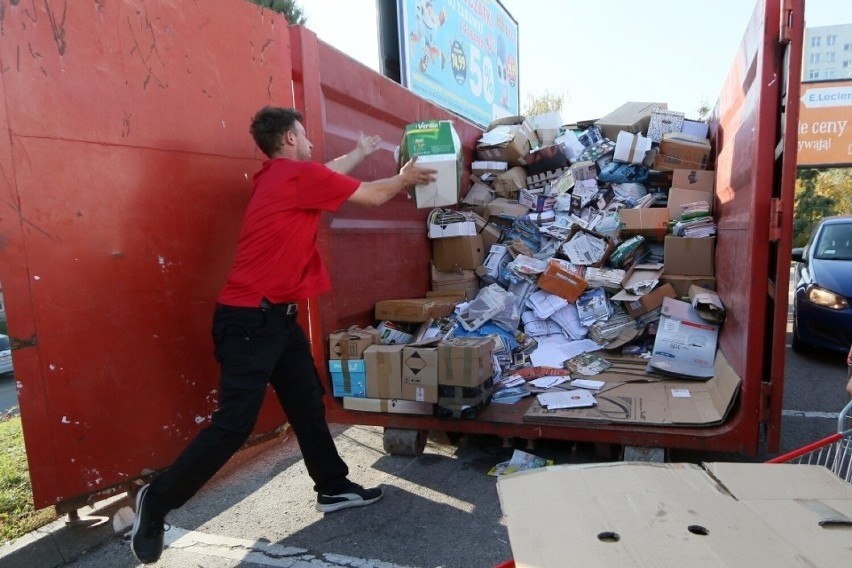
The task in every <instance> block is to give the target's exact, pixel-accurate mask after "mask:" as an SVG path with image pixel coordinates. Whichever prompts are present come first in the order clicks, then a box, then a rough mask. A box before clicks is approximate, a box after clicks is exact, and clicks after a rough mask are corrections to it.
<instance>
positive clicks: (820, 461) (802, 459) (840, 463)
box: [766, 401, 852, 483]
mask: <svg viewBox="0 0 852 568" xmlns="http://www.w3.org/2000/svg"><path fill="white" fill-rule="evenodd" d="M766 463H801V464H813V465H823V466H825V467H827V468H828V469H830V470H831V471H832V472H834V474H835V475H837V477H839V478H840V479H844V480H846V481H847V482H848V483H852V401H850V402H849V404H847V405H846V406H845V407H843V410H841V411H840V415H839V416H838V417H837V432H836V433H834V434H832V435H831V436H827V437H825V438H823V439H822V440H817V441H816V442H813V443H811V444H808V445H807V446H803V447H801V448H799V449H797V450H793V451H792V452H787V453H786V454H782V455H780V456H778V457H777V458H773V459H771V460H769V461H767V462H766Z"/></svg>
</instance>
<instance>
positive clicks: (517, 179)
mask: <svg viewBox="0 0 852 568" xmlns="http://www.w3.org/2000/svg"><path fill="white" fill-rule="evenodd" d="M526 186H527V171H526V170H525V169H524V168H522V167H521V166H515V167H514V168H511V169H510V170H508V171H506V172H504V173H502V174H500V175H498V176H497V177H496V178H494V183H492V184H491V187H492V188H493V189H494V194H495V196H496V197H505V198H507V199H517V197H518V191H520V190H521V189H523V188H525V187H526Z"/></svg>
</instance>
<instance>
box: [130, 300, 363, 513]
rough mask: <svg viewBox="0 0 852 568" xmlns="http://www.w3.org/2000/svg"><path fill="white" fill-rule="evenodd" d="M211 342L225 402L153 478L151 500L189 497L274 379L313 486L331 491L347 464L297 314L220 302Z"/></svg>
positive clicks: (240, 437) (238, 436)
mask: <svg viewBox="0 0 852 568" xmlns="http://www.w3.org/2000/svg"><path fill="white" fill-rule="evenodd" d="M213 341H214V344H215V348H216V349H215V354H216V359H217V360H218V361H219V365H220V370H221V374H220V386H219V404H218V408H217V409H216V411H215V412H214V413H213V418H212V420H211V423H210V425H209V426H207V427H206V428H204V429H203V430H201V432H199V433H198V435H197V436H196V437H195V438H194V439H193V440H192V441H191V442H190V443H189V445H188V446H187V447H186V449H185V450H184V451H183V453H181V454H180V456H178V458H177V459H176V460H175V462H174V464H172V466H171V467H169V468H168V469H167V470H166V471H165V472H164V473H163V474H162V475H160V476H159V477H157V478H156V479H154V480H153V481H152V482H151V486H150V488H149V491H148V497H147V498H146V504H147V505H148V506H149V507H151V508H152V510H154V511H159V512H162V513H166V512H168V511H170V510H172V509H177V508H178V507H181V506H182V505H183V504H184V503H186V502H187V501H188V500H189V499H190V498H191V497H192V496H193V495H195V493H196V492H197V491H198V490H199V489H201V487H202V486H203V485H204V484H205V483H206V482H207V481H208V480H209V479H210V478H211V477H213V475H214V474H215V473H216V472H217V471H218V470H219V469H220V468H221V467H222V466H223V465H225V463H226V462H227V461H228V459H229V458H230V457H231V456H232V455H234V453H235V452H236V451H237V450H238V449H239V448H240V446H242V445H243V443H245V441H246V440H247V439H248V436H249V434H251V431H252V429H253V428H254V424H255V422H256V420H257V416H258V413H259V412H260V407H261V404H262V403H263V398H264V394H265V393H266V386H267V384H271V385H272V388H273V389H274V390H275V394H276V395H277V396H278V400H279V401H280V402H281V407H282V408H283V409H284V412H285V413H286V414H287V419H288V421H289V422H290V425H291V426H292V428H293V433H294V434H295V435H296V440H297V441H298V443H299V448H300V449H301V451H302V457H303V458H304V460H305V466H306V467H307V470H308V474H309V475H310V476H311V479H313V481H314V490H316V491H318V492H333V491H334V488H335V487H336V486H339V485H340V484H341V483H343V482H344V481H345V479H346V476H347V475H348V473H349V470H348V468H347V466H346V463H344V461H343V460H342V459H341V458H340V455H339V454H338V453H337V448H336V447H335V445H334V439H333V438H332V436H331V432H330V431H329V429H328V424H327V423H326V421H325V407H324V406H323V402H322V396H323V394H324V389H323V387H322V384H321V383H320V380H319V376H318V375H317V371H316V368H315V367H314V360H313V357H312V355H311V351H310V344H309V343H308V340H307V337H305V333H304V331H302V328H301V327H300V326H299V324H298V323H297V322H296V315H295V314H293V315H287V314H286V313H285V312H283V311H278V310H274V309H262V308H238V307H233V306H223V305H217V307H216V311H215V314H214V316H213Z"/></svg>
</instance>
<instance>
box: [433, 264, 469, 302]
mask: <svg viewBox="0 0 852 568" xmlns="http://www.w3.org/2000/svg"><path fill="white" fill-rule="evenodd" d="M429 269H430V272H431V275H432V290H434V291H435V292H461V293H462V294H464V297H465V299H467V300H472V299H473V298H475V297H476V294H477V293H479V279H478V278H477V277H476V272H475V271H473V270H463V269H459V270H453V271H448V272H441V271H440V270H438V269H436V268H435V264H434V263H429Z"/></svg>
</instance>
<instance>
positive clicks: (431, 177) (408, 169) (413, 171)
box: [399, 156, 438, 187]
mask: <svg viewBox="0 0 852 568" xmlns="http://www.w3.org/2000/svg"><path fill="white" fill-rule="evenodd" d="M416 164H417V156H414V157H413V158H411V159H410V160H408V163H407V164H405V165H404V166H402V169H400V170H399V175H400V176H401V177H402V179H403V181H404V183H405V185H406V187H408V186H412V185H421V184H427V183H431V182H433V181H435V180H436V179H438V170H434V169H432V168H421V167H420V166H417V165H416Z"/></svg>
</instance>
